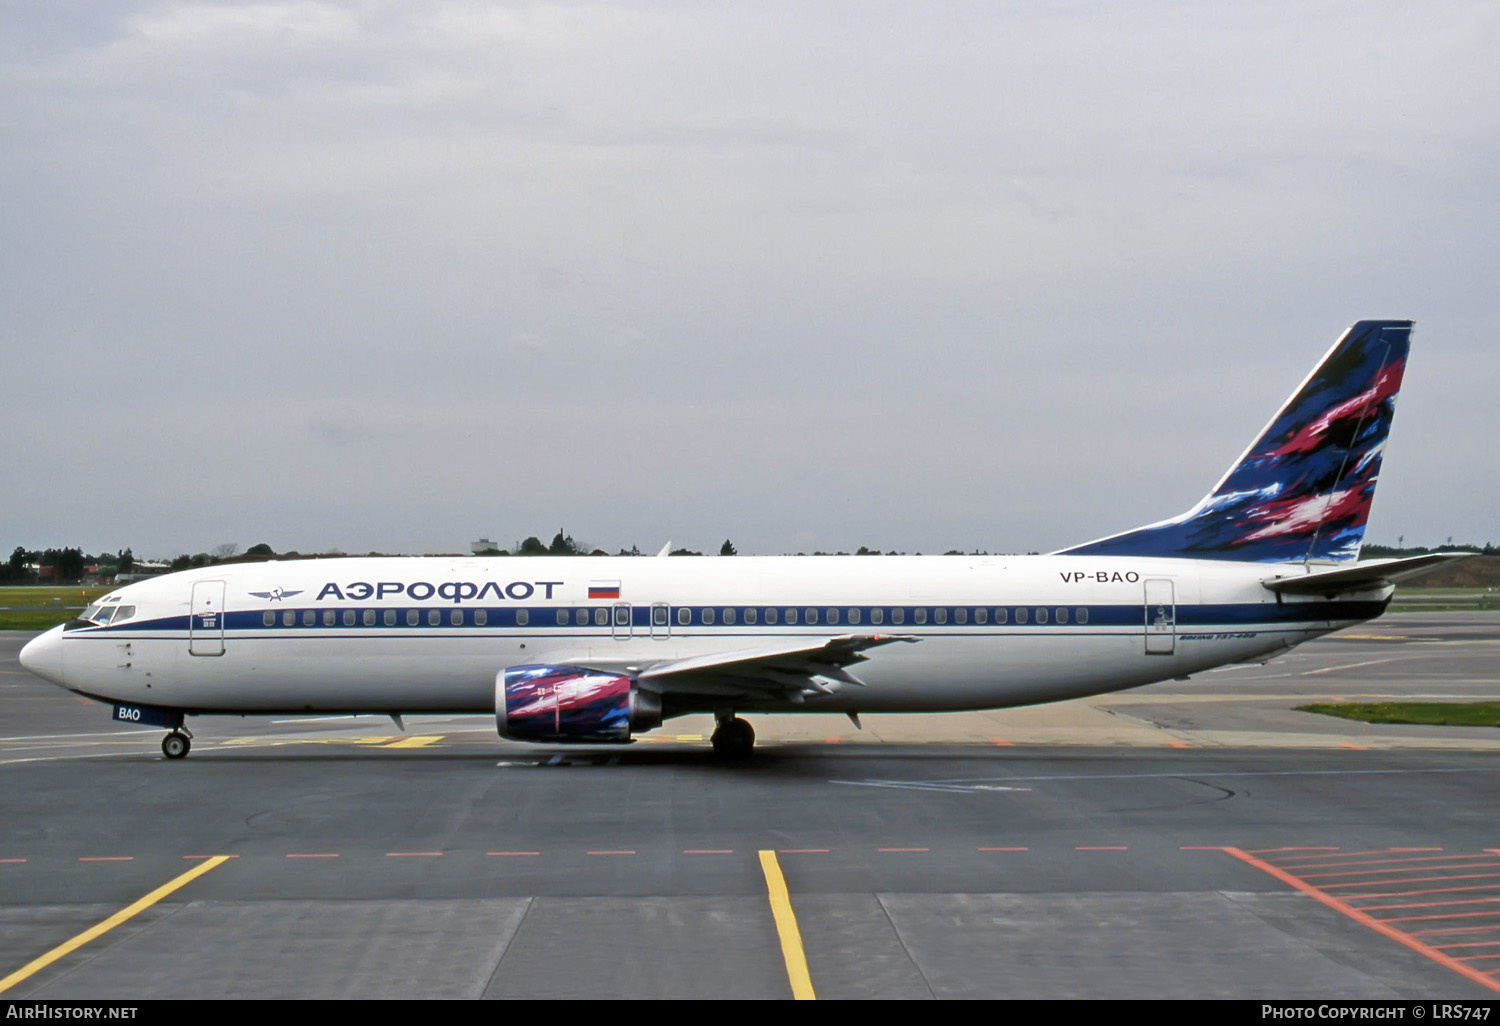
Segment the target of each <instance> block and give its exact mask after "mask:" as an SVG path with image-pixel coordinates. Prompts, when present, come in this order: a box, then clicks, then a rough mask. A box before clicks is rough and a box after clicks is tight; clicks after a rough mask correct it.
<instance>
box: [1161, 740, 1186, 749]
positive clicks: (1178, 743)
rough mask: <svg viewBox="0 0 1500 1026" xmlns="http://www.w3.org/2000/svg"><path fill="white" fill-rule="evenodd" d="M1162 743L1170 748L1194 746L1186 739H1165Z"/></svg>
mask: <svg viewBox="0 0 1500 1026" xmlns="http://www.w3.org/2000/svg"><path fill="white" fill-rule="evenodd" d="M1162 744H1164V745H1166V746H1167V747H1168V748H1191V747H1193V746H1192V745H1190V744H1188V743H1187V742H1186V741H1163V742H1162Z"/></svg>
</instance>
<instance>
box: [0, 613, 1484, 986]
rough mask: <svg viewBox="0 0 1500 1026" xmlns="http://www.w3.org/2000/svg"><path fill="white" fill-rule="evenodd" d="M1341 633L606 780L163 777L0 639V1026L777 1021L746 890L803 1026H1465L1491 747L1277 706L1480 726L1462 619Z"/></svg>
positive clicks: (379, 749)
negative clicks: (1262, 1009) (960, 1011)
mask: <svg viewBox="0 0 1500 1026" xmlns="http://www.w3.org/2000/svg"><path fill="white" fill-rule="evenodd" d="M1350 635H1352V636H1349V635H1346V636H1344V637H1342V638H1335V639H1326V640H1324V641H1320V642H1316V643H1313V644H1310V645H1307V646H1304V647H1303V648H1301V649H1299V650H1297V651H1295V652H1293V653H1290V654H1289V655H1288V656H1285V657H1283V658H1282V659H1279V660H1277V661H1274V662H1272V663H1270V664H1268V665H1266V666H1257V667H1236V668H1233V669H1229V670H1225V671H1221V672H1216V673H1210V674H1205V675H1202V676H1201V677H1198V678H1195V679H1193V680H1191V681H1187V682H1169V683H1166V684H1162V685H1156V686H1154V687H1151V688H1144V689H1139V690H1137V691H1134V692H1128V693H1122V694H1118V695H1112V696H1105V697H1101V698H1096V699H1091V700H1087V701H1083V702H1071V703H1063V704H1060V705H1057V706H1044V707H1036V708H1032V709H1024V710H1010V711H1004V712H995V713H981V714H963V715H945V716H891V717H875V716H868V717H865V718H864V728H865V729H864V730H863V731H856V730H855V728H854V727H853V725H852V724H850V723H849V722H848V721H847V720H844V719H842V718H833V717H826V718H825V717H800V718H798V717H770V716H767V717H755V718H754V722H755V724H756V728H757V732H758V734H759V737H760V743H759V746H758V749H757V754H756V757H755V758H754V759H753V760H752V761H750V762H748V763H744V764H733V765H722V764H719V763H716V762H715V761H714V760H713V759H712V757H711V754H710V751H709V747H708V744H707V740H706V734H707V730H708V729H709V727H710V726H711V725H710V724H709V723H708V722H707V721H705V720H701V719H697V718H693V719H684V720H678V721H672V722H669V723H668V724H667V725H666V726H665V727H664V728H663V729H661V730H658V731H656V732H654V733H653V734H651V735H647V738H646V739H645V740H643V741H641V742H640V743H638V744H635V745H631V746H628V747H624V748H618V749H607V748H579V749H572V748H561V747H547V746H542V747H536V746H525V745H519V744H513V743H508V742H503V741H500V740H499V739H498V738H496V737H495V735H494V728H493V723H492V721H491V720H490V718H488V717H448V718H421V719H413V720H409V721H408V722H407V724H406V728H407V729H406V731H405V732H404V733H403V732H401V731H398V730H397V729H396V728H395V726H394V725H393V724H392V723H391V722H390V721H389V720H382V719H378V718H375V717H359V718H344V719H332V720H317V721H310V720H271V719H239V718H230V719H205V720H195V721H190V726H191V727H192V728H193V730H194V732H195V734H196V740H195V742H194V749H193V752H192V754H191V755H190V756H189V757H188V758H187V759H185V760H182V761H180V762H167V761H166V760H164V759H163V758H162V757H161V755H160V751H159V748H158V743H159V741H160V737H161V733H162V732H161V731H159V730H145V731H119V730H117V729H115V727H114V725H113V724H112V723H111V721H110V720H109V718H108V711H107V709H105V708H104V707H102V706H98V705H95V704H93V703H89V702H86V701H83V700H80V699H77V698H76V697H75V696H71V695H69V694H67V693H65V692H62V691H60V690H58V689H56V688H54V687H52V686H51V685H48V684H46V683H44V682H42V681H39V680H36V679H35V678H32V677H31V676H30V675H29V674H26V673H25V671H23V670H21V668H20V667H19V665H18V664H17V663H16V660H15V653H16V652H17V651H18V650H19V647H20V644H21V642H22V641H23V640H24V638H25V637H26V635H0V978H3V979H9V980H10V982H9V983H8V984H6V983H4V982H3V979H0V995H3V998H4V999H12V998H15V999H29V998H68V999H80V998H81V999H91V998H108V999H129V998H174V997H199V998H231V997H295V998H307V997H312V998H323V997H361V998H377V997H404V998H412V997H468V998H476V997H531V998H536V997H594V998H606V997H608V998H620V997H624V998H661V997H707V998H721V997H737V998H786V997H790V996H792V992H793V991H792V987H793V980H794V978H795V971H796V967H795V965H793V964H792V963H791V962H789V960H788V958H787V957H786V956H785V954H784V948H783V942H784V940H785V936H786V935H785V933H784V927H781V928H779V927H778V922H777V920H776V918H775V916H774V915H773V910H772V904H771V901H770V899H769V897H768V895H770V894H771V893H773V890H774V885H773V883H772V882H771V879H770V876H769V875H768V870H767V868H766V857H765V856H762V855H761V853H762V852H772V853H774V856H773V857H772V861H773V862H774V865H775V868H776V869H778V870H779V871H780V874H781V875H782V876H783V878H784V880H785V887H786V893H787V896H788V901H789V905H790V908H791V910H792V912H793V913H794V917H795V922H796V925H797V929H798V931H799V932H800V940H801V945H802V950H803V951H804V952H805V959H806V973H807V977H806V978H807V980H808V981H809V984H810V986H811V988H812V989H814V990H815V991H816V995H817V997H819V998H825V999H826V998H840V997H864V998H872V997H903V998H928V997H988V998H996V997H1027V998H1068V997H1090V998H1160V997H1194V998H1203V997H1206V998H1220V997H1234V998H1255V999H1265V998H1285V999H1292V998H1296V999H1302V998H1325V999H1326V998H1367V999H1385V998H1406V999H1410V998H1433V999H1480V1000H1484V999H1490V1000H1493V999H1494V998H1495V996H1496V995H1497V993H1500V821H1497V817H1496V815H1495V811H1494V810H1495V809H1497V808H1500V773H1497V758H1500V739H1497V735H1500V731H1496V730H1489V729H1483V728H1443V727H1390V726H1371V725H1366V724H1360V723H1355V722H1352V721H1343V720H1338V719H1332V718H1325V717H1318V716H1315V715H1312V714H1308V713H1300V712H1295V711H1293V709H1292V707H1293V706H1295V705H1298V704H1303V703H1306V702H1309V701H1320V700H1330V699H1339V698H1344V699H1358V700H1380V699H1386V698H1392V697H1408V698H1414V697H1418V696H1421V697H1424V698H1425V697H1439V698H1447V699H1452V700H1465V701H1473V700H1479V699H1486V698H1487V699H1500V668H1497V667H1500V662H1497V659H1496V656H1497V654H1500V647H1497V646H1500V617H1496V616H1494V615H1485V616H1480V615H1463V614H1421V615H1404V616H1394V617H1387V618H1384V619H1382V620H1380V621H1377V622H1375V623H1373V624H1368V625H1365V626H1364V627H1362V628H1357V629H1355V630H1354V631H1352V632H1350ZM218 856H228V858H227V859H224V860H223V861H218V860H217V859H216V857H218ZM194 870H196V871H198V872H199V874H200V875H198V876H196V877H195V878H193V879H190V880H185V881H184V880H183V879H182V877H183V876H184V874H186V873H189V872H191V871H194ZM171 883H176V884H177V888H176V889H175V890H172V891H171V892H170V893H167V894H162V895H159V896H157V897H156V898H155V899H154V900H152V901H151V902H150V903H149V904H147V905H145V906H144V907H143V908H142V909H141V910H139V911H138V912H136V913H135V914H134V915H133V916H131V917H130V918H129V919H127V920H125V921H123V922H122V923H120V924H119V925H116V926H114V927H113V928H112V929H110V930H109V931H108V932H106V933H103V934H102V935H100V936H97V937H94V938H93V939H90V940H88V941H87V942H86V943H83V944H81V945H79V946H78V947H77V948H76V949H75V950H71V951H69V952H67V953H65V954H61V955H59V956H57V957H56V958H55V960H53V961H51V962H50V963H48V964H46V965H42V966H39V967H38V966H36V964H35V960H37V959H38V958H41V957H44V956H47V955H48V953H49V952H55V950H56V949H57V948H58V946H59V945H63V944H64V943H65V942H67V941H69V940H70V939H72V938H76V937H77V936H78V935H79V934H81V933H82V932H83V931H85V930H88V929H89V928H91V927H95V926H96V925H98V924H100V923H102V922H105V921H106V920H108V919H109V917H111V916H114V915H115V914H116V913H119V912H120V911H121V910H122V909H125V908H127V907H128V906H131V905H132V903H135V902H138V901H140V900H141V899H143V898H148V897H150V896H151V895H152V894H153V892H155V891H156V889H157V888H160V887H162V886H163V885H166V884H171ZM1492 909H1493V910H1494V911H1491V910H1492ZM1492 952H1493V953H1495V954H1494V955H1492V954H1491V953H1492ZM5 974H15V975H13V976H9V977H7V976H6V975H5Z"/></svg>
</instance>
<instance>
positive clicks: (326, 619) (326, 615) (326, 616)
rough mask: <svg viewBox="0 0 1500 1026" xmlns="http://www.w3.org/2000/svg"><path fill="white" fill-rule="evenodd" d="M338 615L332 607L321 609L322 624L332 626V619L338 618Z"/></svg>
mask: <svg viewBox="0 0 1500 1026" xmlns="http://www.w3.org/2000/svg"><path fill="white" fill-rule="evenodd" d="M338 615H339V614H338V613H335V612H334V611H333V610H332V609H325V610H323V626H324V627H332V626H333V623H334V620H336V619H337V618H338Z"/></svg>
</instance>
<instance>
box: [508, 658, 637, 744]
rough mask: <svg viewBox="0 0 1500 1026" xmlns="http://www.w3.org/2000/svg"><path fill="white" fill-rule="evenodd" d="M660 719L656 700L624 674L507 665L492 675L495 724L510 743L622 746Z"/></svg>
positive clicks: (581, 669) (567, 668) (568, 668)
mask: <svg viewBox="0 0 1500 1026" xmlns="http://www.w3.org/2000/svg"><path fill="white" fill-rule="evenodd" d="M659 723H661V701H660V699H659V698H657V697H656V696H655V695H654V694H651V693H649V692H643V691H641V690H640V688H639V687H638V686H637V685H636V682H635V681H634V680H633V679H632V678H631V677H630V675H629V674H625V673H610V672H607V671H604V670H594V669H590V668H588V667H585V666H549V665H541V664H537V665H531V666H507V667H506V668H505V669H504V670H502V671H500V673H498V674H496V675H495V727H496V729H498V730H499V732H500V736H501V737H503V738H508V739H509V740H512V741H547V742H553V743H557V742H564V743H569V742H571V743H577V744H624V743H626V742H628V741H629V740H630V731H631V729H632V728H634V729H636V730H649V729H650V728H652V727H654V726H656V725H658V724H659Z"/></svg>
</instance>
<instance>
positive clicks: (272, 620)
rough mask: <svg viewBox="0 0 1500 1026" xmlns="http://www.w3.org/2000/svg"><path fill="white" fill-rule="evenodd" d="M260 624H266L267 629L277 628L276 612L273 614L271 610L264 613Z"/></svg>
mask: <svg viewBox="0 0 1500 1026" xmlns="http://www.w3.org/2000/svg"><path fill="white" fill-rule="evenodd" d="M260 622H261V623H263V624H265V625H266V626H267V627H275V626H276V614H275V613H274V612H272V611H271V610H269V609H267V610H266V611H265V612H264V613H261V614H260Z"/></svg>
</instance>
